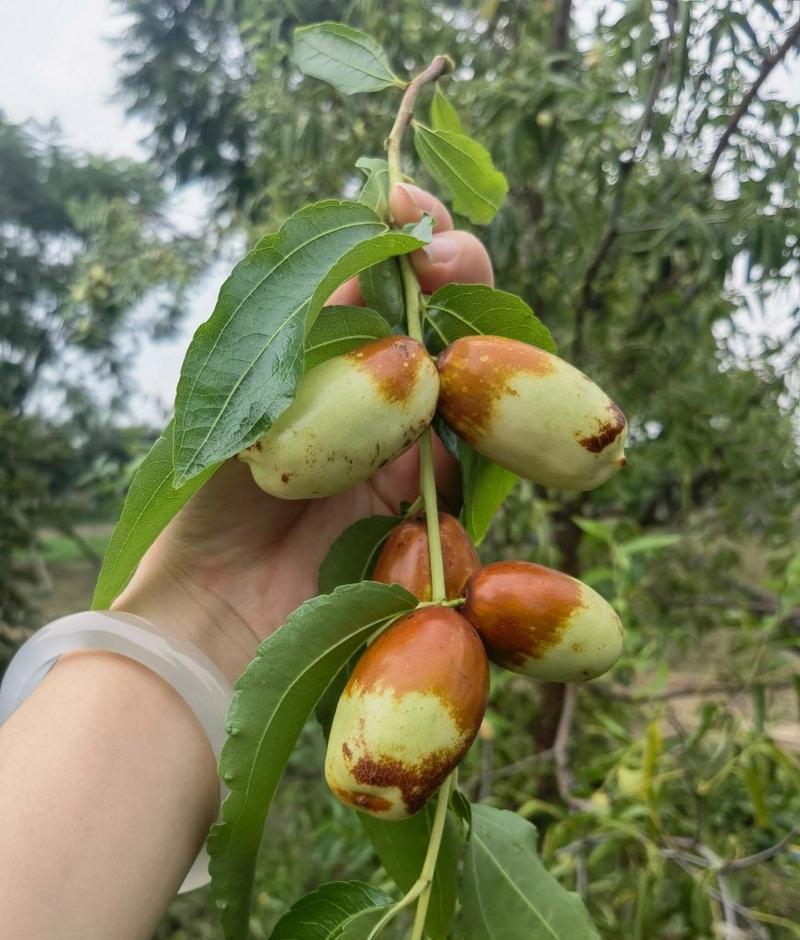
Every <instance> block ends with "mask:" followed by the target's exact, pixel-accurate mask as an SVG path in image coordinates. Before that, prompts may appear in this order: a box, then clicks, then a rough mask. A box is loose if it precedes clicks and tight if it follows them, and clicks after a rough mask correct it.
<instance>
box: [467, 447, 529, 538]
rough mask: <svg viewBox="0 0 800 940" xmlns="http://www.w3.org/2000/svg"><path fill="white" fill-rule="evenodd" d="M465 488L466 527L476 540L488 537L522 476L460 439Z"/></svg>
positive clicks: (471, 536) (470, 535)
mask: <svg viewBox="0 0 800 940" xmlns="http://www.w3.org/2000/svg"><path fill="white" fill-rule="evenodd" d="M458 449H459V453H460V456H461V488H462V490H463V493H464V510H463V518H464V528H465V529H466V530H467V534H468V535H469V537H470V538H471V539H472V541H473V542H474V543H475V545H480V544H481V542H482V541H483V540H484V539H485V538H486V533H487V532H488V531H489V526H490V525H491V522H492V519H493V518H494V514H495V513H496V512H497V510H498V509H499V508H500V506H501V505H502V504H503V501H504V500H505V498H506V497H507V496H508V494H509V493H510V492H511V491H512V490H513V489H514V487H515V486H516V484H517V481H518V480H519V477H518V476H517V475H516V474H514V473H512V472H511V471H510V470H506V469H505V467H501V466H500V464H496V463H494V462H493V461H492V460H488V459H487V458H486V457H482V456H481V455H480V454H479V453H477V452H476V451H474V450H473V449H472V448H471V447H470V446H469V444H467V442H466V441H459V445H458Z"/></svg>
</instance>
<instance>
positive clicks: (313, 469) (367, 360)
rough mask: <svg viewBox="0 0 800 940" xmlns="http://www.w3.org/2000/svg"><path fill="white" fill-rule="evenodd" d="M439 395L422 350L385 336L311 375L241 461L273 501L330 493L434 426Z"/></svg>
mask: <svg viewBox="0 0 800 940" xmlns="http://www.w3.org/2000/svg"><path fill="white" fill-rule="evenodd" d="M438 392H439V378H438V375H437V373H436V367H435V365H434V363H433V360H432V359H431V357H430V356H429V355H428V353H427V351H426V350H425V348H424V347H423V346H422V345H421V344H420V343H418V342H417V341H416V340H413V339H410V338H409V337H408V336H387V337H385V338H384V339H379V340H376V341H375V342H374V343H368V344H367V345H366V346H362V347H360V348H359V349H355V350H353V351H352V352H349V353H346V354H345V355H343V356H336V357H335V358H332V359H328V360H327V361H325V362H323V363H321V364H320V365H318V366H316V367H315V368H313V369H311V370H310V371H309V372H307V373H306V374H305V375H304V376H303V379H302V381H301V382H300V385H299V386H298V389H297V395H296V397H295V399H294V401H293V402H292V404H291V405H290V406H289V407H288V408H287V410H286V411H285V412H284V413H283V414H282V415H281V416H280V417H279V418H278V419H277V421H275V422H274V423H273V425H272V426H271V427H270V429H269V430H268V431H267V432H266V434H264V435H263V436H262V437H261V438H260V439H259V440H258V441H256V443H255V444H253V445H252V446H251V447H248V448H247V449H246V450H243V451H242V452H241V453H240V454H239V455H238V456H239V459H240V460H244V461H245V462H246V463H248V464H249V465H250V470H251V472H252V474H253V479H254V480H255V482H256V483H257V484H258V485H259V486H260V487H261V489H263V490H265V491H266V492H267V493H271V494H272V495H273V496H279V497H281V498H282V499H309V498H317V497H322V496H331V495H333V494H334V493H339V492H341V491H342V490H345V489H348V488H349V487H351V486H353V485H354V484H356V483H360V482H361V481H362V480H366V479H368V478H369V477H370V476H372V474H373V473H374V472H375V471H376V470H377V469H378V468H379V467H382V466H383V465H384V464H386V463H388V462H389V461H390V460H394V459H395V457H399V456H400V454H402V453H403V452H404V451H405V450H407V449H408V448H409V447H410V446H411V445H412V444H413V443H414V441H416V440H417V438H418V437H419V436H420V434H422V432H423V431H424V430H425V428H426V427H427V426H428V424H430V421H431V418H432V417H433V413H434V411H435V409H436V398H437V395H438Z"/></svg>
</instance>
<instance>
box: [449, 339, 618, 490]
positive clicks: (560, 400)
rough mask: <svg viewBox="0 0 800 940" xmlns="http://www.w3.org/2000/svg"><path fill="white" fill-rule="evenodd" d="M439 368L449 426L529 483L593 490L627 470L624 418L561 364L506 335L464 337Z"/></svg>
mask: <svg viewBox="0 0 800 940" xmlns="http://www.w3.org/2000/svg"><path fill="white" fill-rule="evenodd" d="M437 367H438V369H439V378H440V380H441V392H440V396H439V412H440V413H441V415H442V417H443V418H444V419H445V421H446V422H447V423H448V424H449V425H450V426H451V427H452V428H453V430H455V431H456V432H457V433H458V434H459V435H460V436H461V437H463V438H464V440H466V441H467V443H468V444H470V445H471V446H472V447H473V448H474V449H475V450H476V451H478V453H479V454H482V455H483V456H484V457H488V458H489V459H490V460H494V461H496V462H497V463H499V464H500V465H501V466H503V467H505V468H506V469H508V470H511V471H513V472H514V473H516V474H518V475H519V476H521V477H523V478H524V479H526V480H532V481H533V482H534V483H539V484H541V485H542V486H552V487H557V488H559V489H567V490H591V489H594V488H595V487H596V486H600V484H601V483H604V482H605V481H606V480H608V479H609V477H611V476H613V474H614V473H616V472H617V470H619V469H620V467H622V466H624V465H625V462H626V461H625V453H624V448H625V438H626V436H627V422H626V420H625V415H624V414H623V413H622V412H621V411H620V409H619V408H618V407H617V406H616V405H615V404H614V402H613V401H612V400H611V399H610V398H609V397H608V395H606V394H605V392H603V391H602V389H600V388H599V387H598V386H597V385H595V384H594V382H592V381H591V379H589V378H587V377H586V376H585V375H584V374H583V373H582V372H579V371H578V369H576V368H574V367H573V366H571V365H570V364H569V363H567V362H564V360H563V359H559V358H558V357H557V356H553V355H551V354H550V353H547V352H545V351H544V350H542V349H538V348H537V347H535V346H531V345H529V344H527V343H522V342H519V341H517V340H512V339H505V338H503V337H500V336H464V337H462V338H461V339H457V340H456V341H455V342H454V343H451V345H450V346H448V347H447V348H446V349H445V350H444V351H443V352H442V353H441V355H440V356H439V358H438V361H437Z"/></svg>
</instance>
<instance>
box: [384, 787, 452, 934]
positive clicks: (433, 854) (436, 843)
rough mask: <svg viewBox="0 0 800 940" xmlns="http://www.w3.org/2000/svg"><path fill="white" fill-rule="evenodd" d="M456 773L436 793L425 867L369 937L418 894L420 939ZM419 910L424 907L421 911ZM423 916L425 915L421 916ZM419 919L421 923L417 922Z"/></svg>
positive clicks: (416, 929)
mask: <svg viewBox="0 0 800 940" xmlns="http://www.w3.org/2000/svg"><path fill="white" fill-rule="evenodd" d="M457 773H458V771H457V770H454V771H453V772H452V773H451V774H450V776H449V777H448V778H447V780H445V782H444V783H443V784H442V785H441V787H440V788H439V793H438V795H437V797H436V811H435V812H434V815H433V826H431V837H430V841H429V842H428V850H427V852H426V853H425V861H424V862H423V863H422V871H421V872H420V873H419V878H417V880H416V881H415V882H414V884H413V885H411V887H410V888H409V889H408V891H407V892H406V893H405V894H404V895H403V897H402V898H400V900H399V901H398V902H397V904H393V905H392V906H391V907H390V908H389V910H388V911H387V912H386V913H385V914H384V915H383V917H381V919H380V920H379V921H378V923H377V924H375V926H374V927H373V928H372V930H370V932H369V935H368V936H367V940H375V937H377V936H378V934H379V933H380V932H381V931H382V930H383V928H384V927H385V926H386V925H387V924H388V923H389V921H391V920H394V918H395V917H396V916H397V915H398V914H399V913H400V911H402V910H403V909H404V908H406V907H408V906H409V905H410V904H413V903H414V901H416V900H417V898H419V907H418V908H417V914H416V917H415V919H414V933H413V935H412V940H421V938H422V930H423V929H424V926H425V915H426V913H427V910H428V902H429V900H430V894H431V885H432V884H433V875H434V872H435V871H436V860H437V859H438V857H439V848H440V846H441V844H442V836H443V835H444V824H445V820H446V819H447V806H448V804H449V803H450V794H451V793H452V790H453V785H454V784H455V781H456V775H457ZM420 910H422V914H421V915H420ZM420 917H421V918H422V919H421V920H420ZM418 922H419V926H417V924H418Z"/></svg>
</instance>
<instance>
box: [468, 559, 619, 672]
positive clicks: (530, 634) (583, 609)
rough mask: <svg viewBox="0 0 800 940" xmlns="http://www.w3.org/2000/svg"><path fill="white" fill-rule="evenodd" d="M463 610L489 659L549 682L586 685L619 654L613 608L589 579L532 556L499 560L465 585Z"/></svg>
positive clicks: (604, 670)
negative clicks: (586, 581) (534, 561)
mask: <svg viewBox="0 0 800 940" xmlns="http://www.w3.org/2000/svg"><path fill="white" fill-rule="evenodd" d="M465 596H466V599H467V601H466V604H465V605H464V606H463V607H462V608H461V612H462V613H463V615H464V616H465V617H466V618H467V620H469V622H470V623H471V624H472V625H473V626H474V627H475V629H476V630H477V631H478V634H479V635H480V638H481V639H482V640H483V643H484V645H485V647H486V651H487V653H488V654H489V658H490V659H491V660H492V661H493V662H495V663H497V664H498V665H500V666H505V668H506V669H511V670H512V671H514V672H521V673H523V674H525V675H528V676H533V677H534V678H536V679H547V680H549V681H551V682H584V681H586V680H587V679H594V678H595V677H596V676H599V675H602V674H603V673H604V672H606V670H608V669H610V668H611V667H612V666H613V665H614V663H615V662H616V661H617V659H619V655H620V653H621V652H622V624H621V623H620V620H619V617H618V616H617V613H616V611H615V610H614V608H613V607H612V606H611V605H610V604H609V603H608V601H606V600H604V599H603V598H602V597H601V596H600V595H599V594H598V593H597V592H596V591H593V590H592V588H590V587H589V586H588V585H587V584H584V583H583V582H582V581H578V580H577V579H576V578H571V577H570V576H569V575H567V574H563V573H562V572H560V571H554V570H553V569H552V568H545V567H544V566H543V565H534V564H532V563H530V562H527V561H498V562H495V563H494V564H491V565H486V566H485V567H483V568H481V569H480V571H477V572H476V573H475V574H474V575H473V576H472V577H471V578H470V579H469V581H468V582H467V586H466V589H465Z"/></svg>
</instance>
